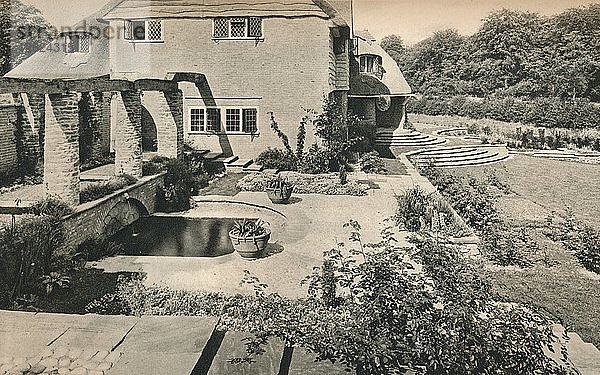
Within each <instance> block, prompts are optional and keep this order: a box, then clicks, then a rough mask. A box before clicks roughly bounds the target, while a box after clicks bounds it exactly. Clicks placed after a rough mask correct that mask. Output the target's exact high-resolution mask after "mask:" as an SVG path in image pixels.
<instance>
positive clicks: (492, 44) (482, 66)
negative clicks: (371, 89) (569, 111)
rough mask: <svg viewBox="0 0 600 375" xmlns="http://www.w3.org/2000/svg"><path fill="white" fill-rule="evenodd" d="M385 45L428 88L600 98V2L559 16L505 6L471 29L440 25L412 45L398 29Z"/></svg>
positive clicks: (417, 85) (446, 92) (420, 87)
mask: <svg viewBox="0 0 600 375" xmlns="http://www.w3.org/2000/svg"><path fill="white" fill-rule="evenodd" d="M381 46H382V47H383V48H384V49H385V50H386V51H388V53H389V54H390V55H391V56H392V57H393V58H394V59H395V60H396V61H397V62H398V65H399V66H400V68H401V69H402V70H403V72H404V74H405V76H406V78H407V80H408V82H409V83H410V84H411V86H412V88H413V90H414V91H416V92H419V93H422V94H426V95H436V96H445V97H448V96H454V95H467V96H477V97H490V96H499V97H505V96H514V97H521V98H539V97H556V98H563V99H575V98H585V99H589V100H591V101H595V102H598V101H600V4H593V5H589V6H586V7H581V8H575V9H569V10H566V11H565V12H563V13H561V14H558V15H555V16H552V17H545V16H541V15H539V14H537V13H530V12H521V11H513V10H506V9H505V10H501V11H495V12H493V13H491V14H490V15H489V16H488V17H487V18H485V19H484V20H483V23H482V25H481V27H480V28H479V30H478V31H477V32H476V33H475V34H473V35H471V36H463V35H460V34H459V33H458V32H457V31H455V30H444V31H438V32H436V33H435V34H434V35H433V36H431V37H429V38H427V39H425V40H423V41H421V42H419V43H417V44H416V45H414V46H411V47H408V48H405V47H404V45H403V44H402V41H401V39H400V38H399V37H398V36H395V35H392V36H388V37H386V38H384V39H383V40H382V42H381Z"/></svg>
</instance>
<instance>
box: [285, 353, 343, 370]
mask: <svg viewBox="0 0 600 375" xmlns="http://www.w3.org/2000/svg"><path fill="white" fill-rule="evenodd" d="M315 358H316V356H315V355H314V354H313V353H310V352H308V351H307V350H305V349H302V348H294V352H293V354H292V361H291V363H290V370H289V375H322V374H327V375H346V374H351V373H350V372H346V371H345V369H344V366H343V365H341V364H333V363H331V362H329V361H320V362H315Z"/></svg>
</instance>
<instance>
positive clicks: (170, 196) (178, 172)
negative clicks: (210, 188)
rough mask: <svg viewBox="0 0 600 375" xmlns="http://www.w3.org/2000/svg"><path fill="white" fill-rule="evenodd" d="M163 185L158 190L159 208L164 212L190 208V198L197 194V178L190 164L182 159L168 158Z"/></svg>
mask: <svg viewBox="0 0 600 375" xmlns="http://www.w3.org/2000/svg"><path fill="white" fill-rule="evenodd" d="M165 168H166V172H167V173H166V174H165V176H164V186H163V187H162V188H161V189H160V191H159V192H158V194H159V195H158V201H159V209H160V210H161V211H165V212H176V211H185V210H189V209H190V198H191V197H192V196H193V195H196V194H198V190H199V188H198V180H197V179H196V177H195V176H194V174H193V172H192V168H191V167H190V165H189V164H188V163H186V162H184V161H182V160H178V159H169V161H167V163H166V165H165Z"/></svg>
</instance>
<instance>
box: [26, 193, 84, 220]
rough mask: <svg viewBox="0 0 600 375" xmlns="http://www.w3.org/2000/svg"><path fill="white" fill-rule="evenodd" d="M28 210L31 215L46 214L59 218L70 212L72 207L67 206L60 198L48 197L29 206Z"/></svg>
mask: <svg viewBox="0 0 600 375" xmlns="http://www.w3.org/2000/svg"><path fill="white" fill-rule="evenodd" d="M29 212H30V213H31V214H32V215H37V216H41V215H48V216H53V217H55V218H57V219H60V218H62V217H65V216H67V215H70V214H72V213H73V208H71V206H69V205H68V204H67V203H65V202H63V201H61V200H60V198H57V197H49V198H46V199H44V200H41V201H38V202H36V203H35V204H34V205H32V206H31V207H29Z"/></svg>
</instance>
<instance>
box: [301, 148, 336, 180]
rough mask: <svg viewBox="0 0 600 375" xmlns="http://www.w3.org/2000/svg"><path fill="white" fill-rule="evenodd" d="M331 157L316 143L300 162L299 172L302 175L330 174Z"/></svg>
mask: <svg viewBox="0 0 600 375" xmlns="http://www.w3.org/2000/svg"><path fill="white" fill-rule="evenodd" d="M330 163H331V157H330V155H329V153H328V152H327V151H326V150H325V149H323V148H322V147H320V146H319V145H318V144H316V143H314V144H313V145H312V146H310V148H309V149H308V151H307V152H306V154H304V157H303V158H302V160H301V162H300V167H299V170H300V172H301V173H308V174H321V173H328V172H330V168H329V165H330Z"/></svg>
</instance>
